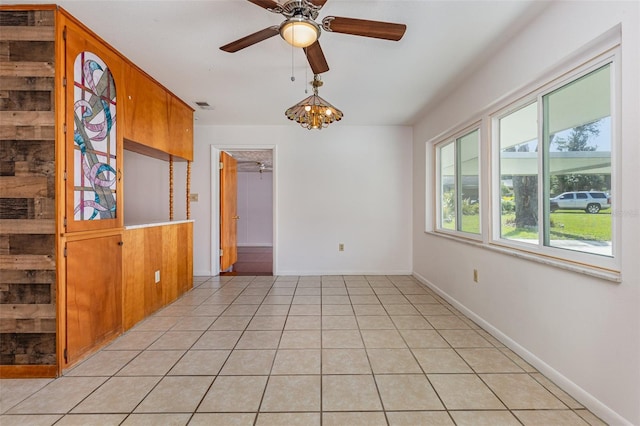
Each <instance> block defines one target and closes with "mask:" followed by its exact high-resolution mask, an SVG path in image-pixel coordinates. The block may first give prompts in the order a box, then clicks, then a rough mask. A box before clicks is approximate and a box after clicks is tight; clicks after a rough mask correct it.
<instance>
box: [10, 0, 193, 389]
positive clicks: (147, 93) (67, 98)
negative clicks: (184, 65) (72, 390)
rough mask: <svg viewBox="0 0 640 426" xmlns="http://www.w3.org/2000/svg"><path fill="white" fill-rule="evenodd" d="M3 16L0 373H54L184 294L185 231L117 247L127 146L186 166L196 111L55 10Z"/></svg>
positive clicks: (25, 9) (17, 10)
mask: <svg viewBox="0 0 640 426" xmlns="http://www.w3.org/2000/svg"><path fill="white" fill-rule="evenodd" d="M0 15H1V16H0V18H1V19H0V27H1V28H0V29H1V30H2V36H1V37H0V38H1V39H2V43H0V51H1V52H2V53H1V54H0V62H3V63H4V66H3V67H2V69H1V70H0V87H2V91H3V92H2V96H8V102H4V104H3V105H2V106H0V133H1V136H0V139H3V151H2V162H3V167H2V173H1V175H0V198H1V199H3V200H7V201H6V203H5V204H6V206H7V207H6V208H5V209H4V210H3V216H2V217H1V218H0V227H2V229H3V231H4V230H5V229H6V230H7V232H3V233H2V235H0V246H1V247H2V248H3V250H4V251H3V252H2V253H0V286H2V288H3V295H4V296H5V297H4V300H8V301H10V303H4V302H3V306H4V305H9V304H10V305H11V308H8V309H1V310H0V329H1V331H2V333H1V334H2V336H1V337H2V342H3V344H2V348H1V349H2V350H1V351H0V377H27V376H30V377H42V376H55V375H57V374H60V373H61V372H62V370H63V369H64V368H68V367H70V366H72V365H73V364H74V363H76V362H77V361H79V360H80V359H82V357H84V356H86V355H87V354H88V353H90V352H92V351H95V350H97V349H99V348H100V347H101V346H102V345H104V344H105V343H106V342H108V341H109V340H110V339H112V338H114V337H116V336H117V335H119V334H120V333H121V332H122V330H123V321H124V320H126V321H127V328H128V327H130V326H131V325H132V324H135V322H137V321H139V320H141V319H143V318H144V317H145V316H146V315H148V314H150V313H151V312H153V311H155V310H157V309H159V308H160V307H162V306H164V305H165V304H167V303H169V302H171V301H173V300H175V298H177V297H178V296H179V295H181V294H182V293H184V292H185V291H187V290H188V289H190V288H191V287H192V279H193V277H192V274H193V265H192V262H193V260H192V244H193V229H192V226H193V225H192V224H191V223H188V224H183V225H180V226H178V227H173V226H169V227H167V230H164V228H163V229H160V228H158V229H159V231H152V232H149V233H148V234H146V233H143V234H142V237H141V238H142V240H141V241H137V240H136V238H138V235H137V234H135V235H134V234H129V233H126V236H127V237H128V238H130V239H131V240H132V242H131V245H130V247H143V248H144V250H145V254H144V256H140V255H139V253H137V252H135V251H133V252H129V251H128V252H127V254H126V256H124V257H123V248H122V246H121V245H119V244H120V243H121V242H122V236H123V232H126V231H124V229H123V224H124V217H123V216H124V209H123V200H124V197H123V187H124V179H125V178H126V177H125V176H123V175H122V172H121V170H122V169H123V167H122V163H123V155H122V153H123V149H124V148H126V146H125V144H124V141H125V138H127V139H128V140H131V141H133V142H132V143H133V144H134V146H135V147H138V148H140V150H139V151H138V152H141V153H143V154H147V155H152V156H154V157H156V158H162V159H168V158H170V156H174V157H175V158H176V159H184V160H189V161H191V160H192V159H193V121H192V120H193V109H192V108H191V107H189V106H188V105H187V104H186V103H184V102H182V101H181V100H179V99H178V98H177V97H175V96H174V95H173V94H171V93H170V92H169V91H168V90H167V89H166V88H165V87H163V86H162V85H161V84H159V83H158V82H156V81H155V80H154V79H153V78H151V77H150V76H148V75H147V74H145V73H144V72H143V71H141V70H140V69H139V68H137V67H136V66H135V65H134V64H132V63H131V62H130V61H129V60H128V59H127V58H125V57H124V56H123V55H121V54H120V53H119V52H117V51H116V50H115V49H113V48H112V47H111V46H109V44H108V43H106V42H105V41H104V40H102V39H101V38H100V37H99V36H98V35H96V34H95V33H93V32H92V31H91V30H90V29H89V28H87V27H85V26H84V25H83V24H82V23H81V22H79V21H78V20H76V19H75V18H73V17H72V16H71V15H69V14H68V13H67V12H65V11H64V10H63V9H61V8H59V7H57V6H55V5H4V4H3V5H0ZM5 146H6V148H7V149H4V147H5ZM145 150H147V151H148V152H146V151H145ZM5 151H6V152H5ZM130 185H135V182H131V183H130ZM123 266H124V267H125V270H124V273H125V275H126V276H127V277H133V281H127V282H128V283H129V284H131V282H133V283H134V284H135V285H128V286H127V288H126V291H125V292H124V294H123V288H122V285H123V282H122V278H123ZM156 270H160V274H161V280H160V285H158V284H156V283H155V282H154V280H153V276H154V272H155V271H156ZM150 277H151V278H150ZM149 279H150V280H151V282H150V284H147V282H148V280H149ZM141 283H144V285H143V286H141ZM140 300H143V304H142V306H143V309H142V311H141V312H138V310H137V309H138V306H137V305H136V303H138V302H139V301H140ZM140 315H141V316H140Z"/></svg>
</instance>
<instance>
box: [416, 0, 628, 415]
mask: <svg viewBox="0 0 640 426" xmlns="http://www.w3.org/2000/svg"><path fill="white" fill-rule="evenodd" d="M639 5H640V3H638V2H631V1H630V2H621V3H620V2H619V3H616V2H604V1H603V2H551V3H550V4H549V7H548V8H547V9H546V10H545V11H543V12H542V14H541V15H540V16H539V17H538V18H536V19H535V20H534V21H533V22H532V23H530V24H529V26H528V27H527V28H526V29H525V30H524V31H523V32H522V33H520V34H517V35H505V39H507V40H508V41H506V43H505V45H504V46H503V48H502V49H501V50H500V51H499V52H498V53H497V54H496V56H495V57H493V58H490V60H489V61H488V62H487V63H486V64H485V65H484V66H482V67H480V68H478V69H477V70H476V71H475V73H474V74H473V75H472V76H471V77H470V78H469V79H468V80H466V81H465V82H462V83H461V84H459V85H458V89H457V90H456V91H455V92H453V93H450V94H449V96H447V97H446V98H445V99H444V100H443V102H442V103H440V104H439V105H438V106H437V108H435V109H433V110H432V111H431V112H430V113H427V114H426V115H425V116H424V118H423V119H422V120H421V121H420V122H419V123H418V125H417V126H416V127H415V128H414V146H413V153H414V157H413V164H414V178H413V212H414V215H413V266H414V271H415V274H416V276H417V277H419V278H420V279H422V280H423V281H424V282H426V283H429V285H431V286H433V287H434V288H437V289H439V290H440V291H441V292H443V294H446V295H447V297H449V298H450V300H451V301H452V302H454V304H456V305H457V306H458V307H459V308H460V309H462V310H464V311H465V312H467V313H469V314H471V315H475V316H476V319H477V320H478V321H479V322H481V323H482V324H484V325H485V326H487V327H488V328H489V329H491V330H492V331H493V332H494V333H495V334H496V335H498V336H500V337H501V338H502V339H503V341H505V342H507V343H508V344H509V345H510V346H511V347H512V348H515V349H516V350H517V351H518V352H519V353H520V354H522V355H524V356H525V358H527V359H528V360H529V361H530V362H531V363H532V364H534V365H535V366H536V367H538V368H539V369H541V370H542V372H543V373H545V374H547V375H548V376H549V377H550V378H552V379H553V380H554V381H556V382H557V383H558V384H560V385H561V386H563V387H564V388H565V389H567V390H569V391H570V392H571V393H572V394H573V396H574V397H576V398H577V399H579V400H580V401H581V402H582V403H583V404H585V405H586V406H587V407H588V408H589V409H591V410H593V411H594V412H595V413H596V414H598V415H600V416H601V417H602V418H604V419H605V420H606V421H607V422H609V423H611V424H640V278H639V277H640V262H639V261H638V259H640V244H639V243H638V237H639V236H640V192H639V191H638V182H640V172H639V170H640V167H638V164H640V141H639V137H638V135H640V128H639V125H638V123H639V122H640V120H638V117H640V107H639V102H640V101H639V99H640V96H639V95H640V87H639V83H638V79H639V76H640V67H639V60H638V54H639V52H640V34H639V32H638V28H639V27H640V19H639V16H640V10H639ZM620 22H621V23H622V91H623V95H622V122H623V123H622V133H621V139H622V155H621V164H620V165H619V167H618V171H621V172H622V185H621V204H620V205H619V206H618V211H617V212H614V213H615V214H616V218H617V219H618V220H620V221H621V226H622V234H621V236H620V238H621V254H620V255H621V267H622V282H621V283H614V282H610V281H605V280H602V279H598V278H595V277H590V276H586V275H582V274H579V273H576V272H570V271H566V270H562V269H559V268H557V267H552V266H546V265H543V264H541V263H537V262H534V261H531V260H525V259H520V258H516V257H513V256H510V255H505V254H501V253H498V252H496V251H493V250H489V249H487V248H483V247H477V246H474V245H470V244H465V243H461V242H457V241H452V240H449V239H445V238H443V237H438V236H435V235H433V234H429V233H425V232H424V230H425V216H429V215H430V214H431V213H430V212H431V211H432V210H431V209H432V206H431V199H432V198H431V197H432V193H431V188H432V178H433V169H432V164H433V163H432V161H433V160H432V158H431V155H432V152H433V151H432V150H433V148H432V146H428V147H425V142H426V141H429V140H430V139H431V138H433V137H435V136H436V135H438V134H440V133H441V132H443V131H446V130H447V129H449V128H451V127H453V126H456V125H459V124H461V123H463V122H465V121H467V120H471V119H474V118H477V113H478V112H480V111H481V110H482V109H484V108H486V107H487V106H489V105H490V104H492V103H493V102H495V101H497V100H498V99H499V98H501V97H502V96H504V95H506V94H508V93H509V92H511V91H513V90H515V89H518V88H520V87H522V86H524V85H526V84H528V83H531V82H533V81H534V80H536V79H537V78H539V77H541V76H542V75H543V73H544V72H545V71H546V70H548V69H550V68H551V67H553V66H554V65H557V64H559V63H561V62H562V60H563V59H564V58H566V57H567V56H569V55H571V54H572V52H574V51H576V50H579V49H580V48H581V47H582V46H584V45H586V44H587V43H589V42H590V41H592V40H593V39H596V38H597V37H598V36H600V35H601V34H603V33H605V32H606V31H607V30H609V29H610V28H612V27H614V26H615V25H616V24H618V23H620ZM425 157H426V158H427V159H426V164H427V165H426V166H425ZM425 181H426V182H427V183H425ZM425 194H426V195H425ZM485 200H486V199H485ZM425 201H429V202H428V203H427V205H428V210H427V211H425ZM474 268H477V269H478V270H479V276H480V282H479V284H474V283H473V282H472V270H473V269H474Z"/></svg>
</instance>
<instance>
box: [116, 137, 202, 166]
mask: <svg viewBox="0 0 640 426" xmlns="http://www.w3.org/2000/svg"><path fill="white" fill-rule="evenodd" d="M123 147H124V149H125V151H131V152H135V153H136V154H140V155H145V156H147V157H151V158H155V159H156V160H162V161H169V157H170V156H172V155H171V154H169V153H168V152H164V151H161V150H159V149H156V148H152V147H150V146H148V145H144V144H141V143H138V142H135V141H132V140H131V139H126V138H125V139H124V145H123ZM173 161H178V162H184V161H189V160H187V159H186V158H182V157H179V156H177V155H173Z"/></svg>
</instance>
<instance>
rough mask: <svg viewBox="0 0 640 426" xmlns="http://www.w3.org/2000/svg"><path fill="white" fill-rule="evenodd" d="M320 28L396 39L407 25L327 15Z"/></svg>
mask: <svg viewBox="0 0 640 426" xmlns="http://www.w3.org/2000/svg"><path fill="white" fill-rule="evenodd" d="M322 28H324V29H325V30H327V31H332V32H334V33H342V34H351V35H357V36H363V37H374V38H382V39H385V40H393V41H398V40H400V39H401V38H402V36H403V35H404V32H405V31H406V29H407V26H406V25H404V24H394V23H392V22H382V21H368V20H366V19H354V18H342V17H340V16H327V17H326V18H324V19H323V20H322Z"/></svg>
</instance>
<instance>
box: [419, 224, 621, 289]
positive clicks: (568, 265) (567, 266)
mask: <svg viewBox="0 0 640 426" xmlns="http://www.w3.org/2000/svg"><path fill="white" fill-rule="evenodd" d="M425 233H426V234H428V235H433V236H436V237H440V238H446V239H448V240H452V241H457V242H459V243H463V244H468V245H471V246H474V247H478V248H481V249H485V250H491V251H494V252H497V253H501V254H506V255H508V256H514V257H517V258H520V259H525V260H529V261H532V262H537V263H541V264H544V265H549V266H553V267H555V268H559V269H564V270H565V271H571V272H575V273H579V274H583V275H588V276H591V277H595V278H600V279H602V280H605V281H611V282H614V283H621V282H622V274H621V273H620V272H619V271H613V270H609V269H602V268H598V267H595V266H594V267H590V266H587V265H584V264H580V263H575V262H571V261H568V260H563V259H558V258H554V257H550V256H544V255H540V254H537V253H532V252H529V251H526V250H520V249H516V248H512V247H507V246H502V245H499V244H495V243H484V242H482V241H477V240H474V239H470V238H464V237H461V236H458V235H450V234H446V233H442V232H437V231H425Z"/></svg>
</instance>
